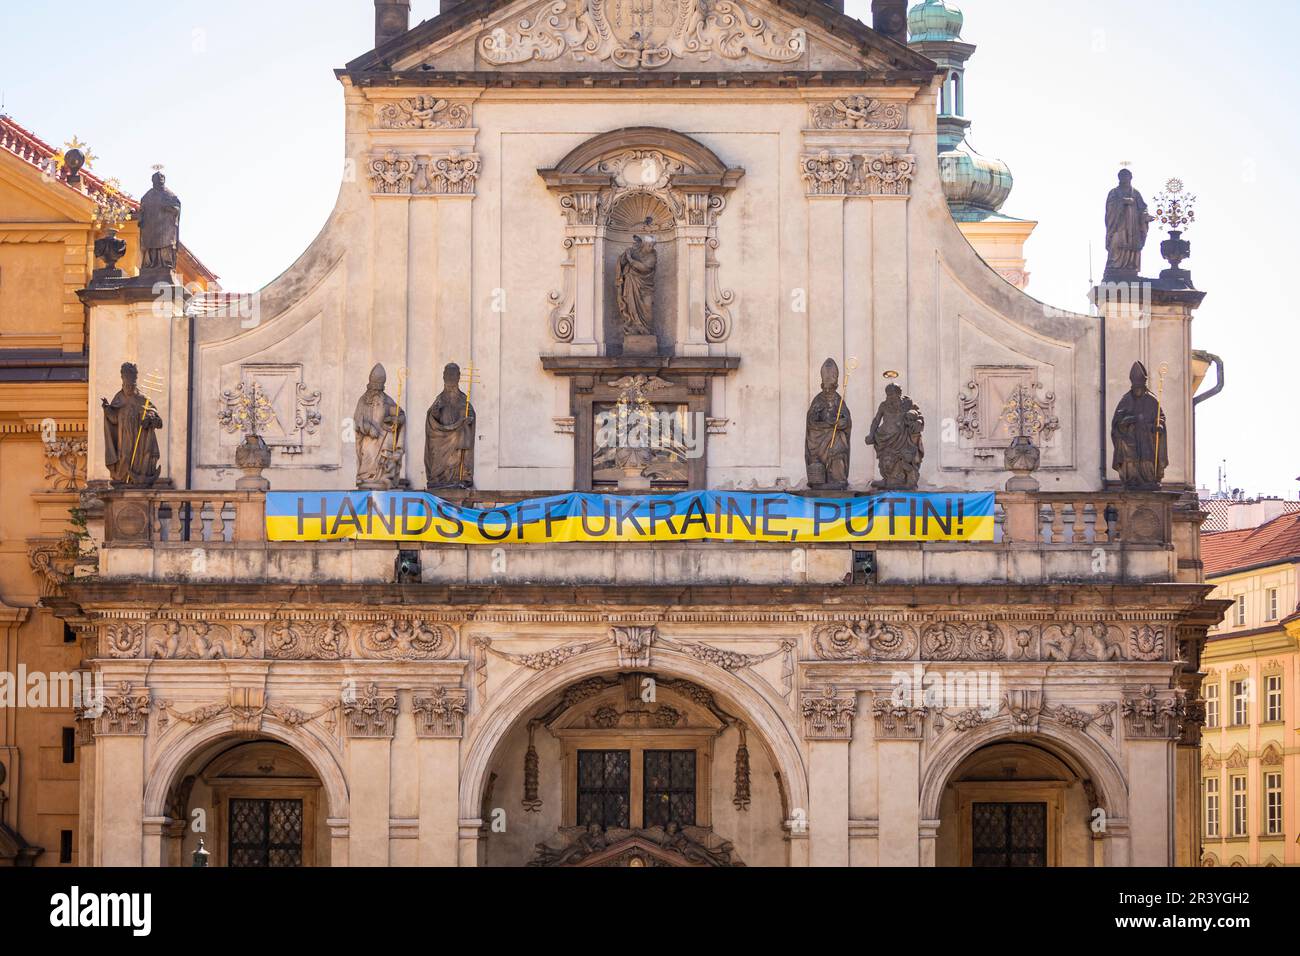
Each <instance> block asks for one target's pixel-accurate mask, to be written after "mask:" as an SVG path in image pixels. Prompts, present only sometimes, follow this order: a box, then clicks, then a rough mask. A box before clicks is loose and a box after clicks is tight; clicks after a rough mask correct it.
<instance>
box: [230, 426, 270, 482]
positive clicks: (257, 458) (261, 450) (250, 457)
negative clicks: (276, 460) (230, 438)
mask: <svg viewBox="0 0 1300 956" xmlns="http://www.w3.org/2000/svg"><path fill="white" fill-rule="evenodd" d="M235 467H237V468H238V469H239V470H240V471H241V472H243V477H242V478H237V479H235V488H236V489H237V490H239V491H266V490H268V489H269V488H270V487H271V482H269V481H268V480H267V479H266V478H265V476H263V474H262V472H263V471H265V470H266V469H267V468H270V467H271V449H270V448H269V447H268V446H267V444H266V442H265V441H263V440H262V436H261V435H259V434H257V432H256V430H254V431H251V432H249V433H248V434H246V435H245V436H244V441H243V443H242V444H241V445H240V446H239V447H238V448H236V449H235Z"/></svg>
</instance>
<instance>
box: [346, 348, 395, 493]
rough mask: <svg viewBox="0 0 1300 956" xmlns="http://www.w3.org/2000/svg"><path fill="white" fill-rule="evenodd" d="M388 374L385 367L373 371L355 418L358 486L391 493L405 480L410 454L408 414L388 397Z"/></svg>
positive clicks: (358, 402)
mask: <svg viewBox="0 0 1300 956" xmlns="http://www.w3.org/2000/svg"><path fill="white" fill-rule="evenodd" d="M387 381H388V373H387V372H385V371H384V367H383V366H382V365H376V366H375V367H374V368H372V369H371V370H370V381H369V382H368V383H367V385H366V391H365V394H363V395H362V396H361V397H360V398H359V399H357V409H356V413H355V414H354V415H353V416H352V421H353V427H354V429H355V434H356V442H357V487H358V488H362V489H364V490H367V491H387V490H389V489H390V488H393V487H395V486H396V485H397V483H398V482H399V481H400V480H401V477H402V456H403V455H404V454H405V453H406V447H405V446H406V412H404V411H402V410H401V409H400V408H398V407H397V403H396V402H395V401H393V400H392V399H391V398H389V397H388V394H387V393H386V392H385V391H384V385H385V383H386V382H387Z"/></svg>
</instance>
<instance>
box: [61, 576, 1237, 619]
mask: <svg viewBox="0 0 1300 956" xmlns="http://www.w3.org/2000/svg"><path fill="white" fill-rule="evenodd" d="M1212 591H1213V588H1212V587H1210V586H1208V585H1202V584H1153V585H1136V584H1134V585H1123V584H1114V585H1106V586H1086V587H1081V586H1079V585H1070V584H1047V585H1028V584H1025V585H1008V584H992V585H982V586H980V585H945V584H927V585H876V586H872V585H863V586H860V585H804V586H794V585H770V586H769V585H716V586H715V585H681V586H677V585H659V586H654V585H569V586H561V585H554V584H537V585H532V584H517V585H490V584H484V585H456V586H446V585H438V584H401V585H398V584H319V585H318V584H310V585H300V584H282V583H236V584H231V583H224V582H222V583H212V584H204V583H186V584H172V583H162V582H158V583H143V582H139V581H99V580H90V579H84V580H80V581H78V582H76V583H75V584H73V585H72V586H71V589H70V592H69V596H70V598H71V601H72V602H76V603H78V604H80V605H82V606H84V607H87V608H96V609H107V608H108V607H116V608H130V609H134V610H138V611H152V612H157V611H161V610H163V609H166V608H174V607H180V606H186V605H208V606H213V605H235V606H238V607H245V608H250V609H251V608H253V607H257V606H265V607H269V608H286V607H293V606H298V607H300V608H302V609H305V610H310V609H311V608H313V607H316V608H318V609H319V610H320V611H321V612H322V614H324V613H325V612H326V610H327V608H326V606H329V605H340V604H342V605H351V606H353V607H354V608H355V609H356V610H364V609H367V608H373V609H380V608H382V609H384V610H385V611H395V610H400V609H407V610H412V609H417V608H418V609H419V610H420V611H421V612H422V613H424V612H426V611H446V612H447V613H451V614H457V613H458V614H460V615H464V616H465V617H466V618H468V617H469V616H472V615H475V614H476V613H479V612H490V613H492V614H533V613H539V612H540V613H548V612H549V613H559V614H564V615H569V614H572V613H575V612H576V613H579V614H590V613H593V612H592V611H591V608H592V607H593V606H602V607H603V606H613V607H619V606H622V607H626V608H654V609H656V611H657V612H659V613H664V614H669V613H671V614H674V615H679V614H685V615H689V614H695V613H701V612H702V613H706V614H716V613H725V614H728V615H735V614H739V615H743V616H744V617H743V619H749V618H750V617H751V616H752V615H753V614H755V613H766V614H769V615H770V614H772V613H774V612H773V610H772V609H773V608H774V607H779V608H780V609H781V610H780V611H779V612H775V613H780V614H787V613H788V614H797V615H798V616H797V617H791V618H790V619H791V620H833V619H835V618H833V617H821V618H819V617H816V616H815V615H818V614H822V615H835V614H842V615H844V616H845V617H848V616H853V615H861V614H862V613H864V612H866V611H874V610H880V609H887V608H891V607H892V608H897V609H908V608H911V609H913V613H915V614H916V615H917V619H918V620H920V619H923V618H924V619H933V611H934V609H936V608H937V607H941V606H945V605H946V606H949V607H951V608H953V609H954V611H955V610H956V609H958V608H972V610H971V611H970V614H971V615H972V616H977V617H980V618H987V616H988V613H989V610H990V609H992V610H995V611H996V610H997V609H999V608H1000V609H1004V610H1005V612H1006V613H1007V614H1008V616H1011V617H1015V618H1017V619H1024V618H1025V616H1026V615H1032V616H1041V619H1042V620H1049V619H1053V618H1054V617H1056V616H1057V615H1058V614H1059V613H1061V612H1068V611H1069V610H1070V609H1071V608H1078V609H1084V608H1092V609H1095V608H1099V607H1104V608H1113V609H1115V610H1118V611H1124V610H1131V611H1132V612H1133V613H1134V615H1135V616H1141V617H1144V618H1155V619H1159V618H1165V619H1168V620H1173V619H1174V618H1178V619H1179V620H1180V623H1182V624H1186V625H1198V624H1204V625H1206V626H1208V625H1210V624H1212V623H1216V622H1217V621H1218V620H1219V616H1218V614H1217V613H1216V612H1218V611H1219V610H1220V607H1221V606H1222V607H1226V606H1227V605H1228V602H1223V601H1209V600H1206V598H1207V597H1208V595H1209V594H1210V593H1211V592H1212ZM708 608H714V609H716V610H714V611H706V610H705V609H708ZM916 608H927V609H929V612H930V613H929V614H928V615H926V614H923V612H921V611H918V610H915V609H916ZM974 608H980V610H974ZM331 610H332V608H331ZM768 619H771V618H768Z"/></svg>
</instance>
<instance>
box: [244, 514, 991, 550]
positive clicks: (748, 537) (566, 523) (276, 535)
mask: <svg viewBox="0 0 1300 956" xmlns="http://www.w3.org/2000/svg"><path fill="white" fill-rule="evenodd" d="M368 523H369V522H367V521H365V519H363V521H362V525H361V528H360V529H359V528H358V526H357V524H356V523H354V522H351V521H342V522H339V521H337V520H334V519H330V520H323V519H321V518H318V517H310V518H305V519H303V521H302V530H301V532H300V531H299V528H298V518H297V516H295V515H273V516H268V517H267V519H266V536H267V539H268V540H270V541H338V540H344V539H349V538H355V539H356V540H362V541H428V542H438V543H443V544H466V545H469V544H510V543H522V544H548V543H563V542H624V543H627V542H637V541H644V542H649V541H702V540H725V541H766V542H785V543H792V544H798V543H808V544H814V543H826V544H837V543H846V544H847V543H853V542H859V543H869V542H884V541H899V542H917V541H970V542H979V541H984V542H987V541H992V540H993V538H994V530H995V523H996V522H995V519H994V517H993V516H992V515H975V516H969V517H967V518H966V519H965V520H964V522H963V526H962V530H961V531H960V532H958V531H957V530H956V523H955V522H953V530H952V531H950V532H948V533H944V532H943V531H942V530H941V529H939V527H938V524H937V522H935V521H933V520H931V521H930V522H929V527H930V529H931V530H930V531H929V532H928V533H926V534H920V533H913V532H912V531H911V522H910V520H909V518H908V516H905V515H901V516H898V517H897V518H895V520H894V521H893V526H892V528H891V523H890V520H889V518H888V516H882V515H877V516H876V518H875V521H874V523H873V524H872V525H871V527H870V529H867V528H866V519H865V518H862V517H858V518H854V519H853V521H852V528H853V531H851V530H850V526H849V525H846V523H845V522H844V521H835V522H829V523H828V522H822V525H821V528H820V529H819V531H818V532H817V533H816V534H814V533H813V528H814V523H813V520H812V519H811V518H773V519H771V520H770V521H769V522H768V524H767V527H768V529H769V533H767V534H764V533H763V531H762V523H761V522H759V523H758V525H757V527H756V528H755V530H754V531H749V530H748V529H747V528H746V526H745V523H744V522H742V521H740V520H736V519H733V520H731V521H727V520H725V518H722V519H720V518H718V516H717V515H713V514H708V515H706V516H705V520H704V521H701V520H700V519H699V517H698V516H697V517H695V518H694V520H691V521H690V522H689V527H687V524H688V520H687V516H685V515H677V516H674V517H672V518H656V520H655V522H654V531H653V533H652V532H651V531H650V527H651V523H650V520H649V518H647V517H644V516H641V517H638V518H637V520H636V521H635V522H633V521H632V520H630V519H625V520H624V521H623V522H621V527H620V522H619V521H618V520H617V519H616V518H614V517H610V518H606V517H605V516H603V515H592V516H589V517H587V519H586V521H585V524H584V521H583V518H582V517H581V516H579V515H574V516H571V517H568V518H554V519H552V520H551V527H550V533H549V534H548V533H547V528H546V522H545V521H544V520H542V519H540V518H539V519H536V520H532V521H529V522H528V523H526V524H524V525H522V526H520V525H514V524H511V525H507V524H506V523H505V522H503V521H501V520H499V519H498V520H497V521H495V522H485V523H484V527H483V528H482V529H481V530H480V528H479V527H478V526H477V525H476V524H473V523H470V522H464V523H462V525H461V528H462V529H463V530H462V533H461V534H459V535H456V536H451V535H449V534H448V533H447V529H448V528H451V527H453V526H452V525H451V524H450V523H448V522H444V521H441V520H440V519H437V518H435V519H434V521H433V522H432V523H431V524H430V526H429V527H428V528H427V529H426V530H424V531H423V532H422V533H420V534H418V535H403V534H402V533H401V531H400V530H399V529H395V530H393V531H388V530H386V529H385V528H384V525H383V523H382V522H380V521H375V522H374V523H373V526H372V527H371V530H369V531H367V530H365V526H366V524H368ZM918 524H919V522H918ZM638 529H639V530H638ZM854 531H856V532H857V533H853V532H854Z"/></svg>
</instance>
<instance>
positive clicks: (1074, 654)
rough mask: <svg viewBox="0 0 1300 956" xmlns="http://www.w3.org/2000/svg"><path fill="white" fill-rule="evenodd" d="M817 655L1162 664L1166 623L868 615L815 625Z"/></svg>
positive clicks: (866, 659) (829, 657) (832, 658)
mask: <svg viewBox="0 0 1300 956" xmlns="http://www.w3.org/2000/svg"><path fill="white" fill-rule="evenodd" d="M812 650H813V654H814V655H815V657H816V658H817V659H819V660H825V661H846V662H857V663H863V662H869V661H906V660H922V661H1004V660H1005V661H1162V660H1167V659H1168V651H1169V643H1168V640H1167V633H1166V628H1165V627H1163V626H1161V625H1159V624H1147V623H1142V624H1132V625H1127V626H1124V627H1121V626H1120V625H1118V624H1108V623H1105V622H1101V621H1079V622H1071V621H1064V622H1061V623H1059V624H1048V625H1042V624H1035V623H1024V624H1021V623H1017V622H1014V621H1012V622H981V621H939V622H935V623H932V624H929V625H925V626H924V627H918V626H914V625H912V624H909V623H906V622H902V621H898V622H893V621H888V620H882V619H868V618H863V619H860V620H849V621H836V622H829V623H825V624H819V625H816V626H815V627H814V628H813V631H812Z"/></svg>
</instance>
